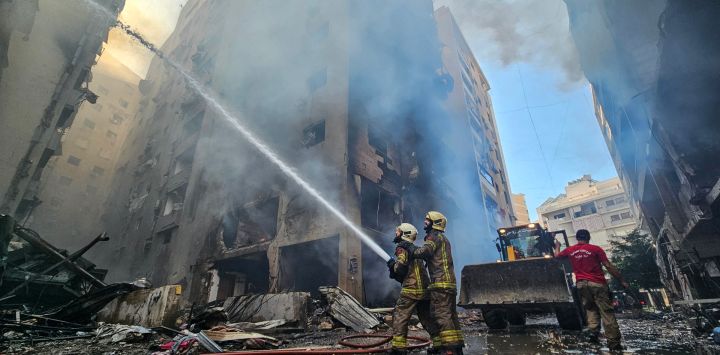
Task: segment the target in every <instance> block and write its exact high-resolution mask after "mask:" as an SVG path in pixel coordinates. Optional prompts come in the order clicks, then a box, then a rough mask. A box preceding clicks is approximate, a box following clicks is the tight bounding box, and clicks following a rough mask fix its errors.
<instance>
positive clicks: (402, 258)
mask: <svg viewBox="0 0 720 355" xmlns="http://www.w3.org/2000/svg"><path fill="white" fill-rule="evenodd" d="M395 259H396V261H395V265H393V272H394V274H395V275H396V280H398V281H399V282H401V283H402V289H401V290H400V295H402V296H406V297H408V298H411V299H414V300H421V299H425V298H427V296H428V295H427V287H428V285H429V284H430V278H429V277H428V274H427V271H426V270H425V266H424V265H423V261H422V260H421V259H417V258H413V257H412V255H410V252H408V250H406V249H405V248H403V247H397V248H395Z"/></svg>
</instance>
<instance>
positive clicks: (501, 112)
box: [435, 0, 617, 221]
mask: <svg viewBox="0 0 720 355" xmlns="http://www.w3.org/2000/svg"><path fill="white" fill-rule="evenodd" d="M439 6H448V7H449V8H450V11H451V12H452V13H453V15H454V17H455V19H456V20H457V22H458V26H459V27H460V30H461V31H462V32H463V34H464V36H465V39H466V40H467V42H468V45H469V46H470V48H471V49H472V50H473V53H474V54H475V57H476V59H477V61H478V63H479V64H480V67H481V68H482V70H483V72H484V73H485V76H486V77H487V78H488V81H489V83H490V88H491V89H490V96H491V99H492V102H493V108H494V112H495V119H496V121H497V126H498V131H499V134H500V144H501V145H502V147H503V153H504V155H505V163H506V165H507V170H508V178H509V180H510V187H511V190H512V192H513V193H524V194H525V198H526V202H527V206H528V210H529V212H530V218H531V220H533V221H534V220H536V219H537V212H536V208H537V207H538V206H540V205H541V204H542V203H543V202H544V201H545V200H547V199H548V198H550V197H555V196H557V195H559V194H561V193H564V192H565V190H564V188H565V186H566V185H567V183H568V182H569V181H571V180H575V179H577V178H579V177H581V176H582V175H584V174H591V175H592V177H593V178H594V179H596V180H604V179H609V178H612V177H614V176H617V171H616V170H615V167H614V165H613V162H612V160H611V158H610V154H609V152H608V149H607V145H606V144H605V141H604V139H603V137H602V134H601V132H600V128H599V126H598V123H597V120H596V118H595V113H594V110H593V104H592V95H591V93H590V86H589V84H588V82H587V81H586V80H585V78H584V76H583V74H582V71H581V70H580V65H579V61H578V57H577V52H576V50H575V46H574V44H573V42H572V39H571V37H570V32H569V27H568V17H567V10H566V8H565V3H564V2H563V1H562V0H503V1H499V0H435V7H436V8H437V7H439Z"/></svg>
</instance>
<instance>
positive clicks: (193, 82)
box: [85, 0, 390, 260]
mask: <svg viewBox="0 0 720 355" xmlns="http://www.w3.org/2000/svg"><path fill="white" fill-rule="evenodd" d="M85 2H86V3H87V4H89V5H90V6H92V7H93V8H94V9H97V10H98V11H100V12H101V13H103V14H104V15H105V16H107V17H109V18H110V19H115V17H116V15H115V14H113V13H112V12H110V10H108V9H106V8H105V7H103V6H101V5H100V4H98V3H96V2H94V1H92V0H85ZM115 25H116V27H118V28H119V29H121V30H123V31H124V32H125V33H126V34H127V35H129V36H130V37H132V38H134V39H136V40H137V41H138V42H140V43H141V44H142V45H143V46H144V47H145V48H147V49H149V50H150V51H151V52H153V53H154V54H155V55H157V56H158V57H159V58H160V59H162V60H164V61H165V62H166V63H167V64H169V65H170V66H171V67H173V69H175V70H176V71H177V72H178V73H180V75H182V76H183V78H184V79H185V80H186V81H187V82H188V84H190V87H192V89H193V90H194V91H195V92H197V93H198V94H199V95H200V96H202V98H203V99H204V100H205V102H207V103H208V104H209V105H210V106H211V107H212V109H213V110H214V111H216V112H217V113H219V114H220V116H221V117H222V118H223V119H224V120H225V121H226V122H227V123H228V124H230V126H231V127H233V128H234V129H235V130H237V131H238V132H239V133H240V134H241V135H242V136H243V137H244V138H245V139H246V140H247V141H248V142H250V144H252V145H253V146H254V147H255V148H256V149H257V150H258V151H259V152H260V153H261V154H262V155H263V156H265V158H267V159H268V160H270V162H272V163H273V164H274V165H275V166H276V167H278V168H279V169H280V171H282V172H283V173H284V174H285V175H286V176H287V177H289V178H290V179H292V180H293V181H294V182H295V183H297V184H298V185H300V187H301V188H302V189H303V190H305V191H306V192H307V193H309V194H310V196H312V197H313V198H314V199H315V200H317V201H318V202H320V204H321V205H323V206H324V207H325V208H326V209H327V210H328V211H329V212H330V213H332V214H333V215H334V216H335V217H337V218H338V219H339V220H340V222H342V223H343V224H344V225H345V226H346V227H348V228H350V230H351V231H353V232H354V233H355V236H357V237H358V238H359V239H360V240H361V241H362V242H363V243H365V244H366V245H367V246H368V247H369V248H370V249H372V251H374V252H375V254H377V255H378V256H380V257H381V258H382V259H383V260H389V259H390V255H388V253H387V252H385V250H383V249H382V248H381V247H380V246H379V245H378V244H377V243H375V241H374V240H372V238H370V236H369V235H367V234H365V232H363V231H362V229H360V227H358V226H356V225H355V224H354V223H353V222H352V221H350V219H348V218H347V217H346V216H345V215H344V214H343V213H342V212H340V210H339V209H338V208H337V207H335V206H333V204H332V203H330V201H328V200H327V199H326V198H325V197H323V195H322V194H321V193H320V191H318V190H317V189H315V188H314V187H313V186H312V185H310V183H308V182H307V181H306V180H305V179H303V178H302V177H301V176H300V175H299V174H298V173H297V171H295V169H293V168H291V167H290V166H289V165H287V164H286V163H285V162H284V161H283V160H282V159H280V157H279V156H278V155H277V154H276V153H275V152H274V151H273V150H272V149H270V147H269V146H268V145H267V144H265V143H264V142H263V141H262V140H260V139H259V138H257V137H256V136H255V135H254V134H253V132H252V131H250V130H249V129H248V128H247V127H245V126H244V125H242V124H241V123H240V119H239V118H238V117H236V116H235V115H233V114H232V113H230V112H229V111H228V110H227V109H226V108H225V107H224V106H223V105H222V104H221V103H220V102H219V101H218V100H217V99H216V98H215V96H214V95H213V94H212V93H211V92H210V91H208V90H207V89H206V88H204V87H203V86H202V85H201V84H200V82H199V81H198V80H197V79H195V78H194V77H193V76H192V75H191V74H190V73H188V72H187V71H185V70H184V69H183V68H182V67H181V66H180V64H179V63H177V62H175V61H174V60H172V59H171V58H169V57H167V56H165V54H164V53H163V52H162V51H160V50H159V49H158V48H157V47H156V46H154V45H153V44H152V43H150V42H148V41H147V40H145V39H144V38H143V37H142V36H141V35H140V34H139V33H137V32H136V31H133V30H132V29H131V28H130V26H128V25H126V24H124V23H122V22H120V21H119V20H117V21H116V23H115Z"/></svg>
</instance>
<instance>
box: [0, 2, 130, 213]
mask: <svg viewBox="0 0 720 355" xmlns="http://www.w3.org/2000/svg"><path fill="white" fill-rule="evenodd" d="M97 3H98V6H101V7H105V9H106V10H105V11H108V12H107V13H108V14H116V13H118V12H119V11H120V10H121V9H122V7H123V5H124V1H123V0H102V1H98V2H97ZM114 21H115V19H114V18H109V17H108V16H107V15H105V14H100V13H99V12H98V10H96V9H93V8H92V7H90V6H88V4H87V3H86V2H84V1H80V0H76V1H62V2H58V1H51V0H47V1H45V0H23V1H19V0H18V1H3V2H1V3H0V107H2V108H3V111H2V120H0V142H3V144H4V147H6V149H3V150H2V152H0V195H1V196H2V200H1V201H0V213H9V214H12V215H14V216H15V218H16V219H17V220H20V221H24V220H25V219H26V217H27V216H28V215H29V214H30V213H31V211H32V210H33V208H35V207H36V206H38V205H39V204H40V203H42V202H43V201H42V199H41V197H40V196H39V190H40V185H41V178H42V175H43V171H44V169H45V167H46V166H47V164H48V161H49V160H50V158H52V157H53V156H57V155H62V139H63V136H64V135H65V134H66V133H67V132H68V131H69V129H70V127H71V126H72V125H73V121H74V118H75V115H76V112H77V110H78V108H79V106H80V105H81V103H83V102H91V103H92V102H95V100H96V99H97V94H96V93H94V92H92V91H91V90H89V88H88V84H87V83H88V81H90V80H91V74H90V68H91V67H92V66H93V65H94V64H95V63H96V61H97V58H98V56H99V55H100V54H101V48H102V43H103V42H104V41H106V40H107V34H108V30H109V28H110V27H111V26H112V25H113V24H114Z"/></svg>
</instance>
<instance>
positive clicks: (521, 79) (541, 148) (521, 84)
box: [515, 65, 554, 186]
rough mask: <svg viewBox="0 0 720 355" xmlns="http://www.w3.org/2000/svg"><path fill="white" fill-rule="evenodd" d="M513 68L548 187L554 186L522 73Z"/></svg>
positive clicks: (518, 69)
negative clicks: (516, 75)
mask: <svg viewBox="0 0 720 355" xmlns="http://www.w3.org/2000/svg"><path fill="white" fill-rule="evenodd" d="M515 68H516V69H517V72H518V76H519V77H520V87H521V88H522V93H523V100H524V101H525V109H526V111H527V113H528V117H529V118H530V124H531V125H532V129H533V132H534V133H535V139H537V142H538V148H539V149H540V155H541V156H542V159H543V163H544V164H545V170H546V171H547V174H548V178H550V185H551V186H552V185H554V182H553V178H552V173H551V172H550V166H549V165H548V162H547V158H546V157H545V150H544V149H543V146H542V141H541V140H540V135H539V134H538V131H537V127H536V126H535V120H534V119H533V116H532V112H530V106H529V105H528V100H527V93H526V92H525V81H524V80H523V77H522V73H521V72H520V67H518V66H517V65H516V66H515Z"/></svg>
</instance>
